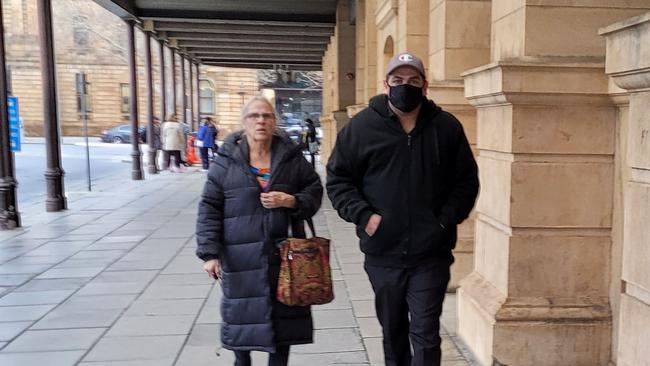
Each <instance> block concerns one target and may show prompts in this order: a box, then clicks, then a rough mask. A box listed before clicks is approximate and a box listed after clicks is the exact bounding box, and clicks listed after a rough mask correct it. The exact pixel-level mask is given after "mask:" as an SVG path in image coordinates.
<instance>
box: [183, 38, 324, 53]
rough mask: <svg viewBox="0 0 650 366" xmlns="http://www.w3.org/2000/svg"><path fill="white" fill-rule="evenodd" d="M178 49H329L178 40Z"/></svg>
mask: <svg viewBox="0 0 650 366" xmlns="http://www.w3.org/2000/svg"><path fill="white" fill-rule="evenodd" d="M178 47H181V48H185V49H187V50H194V49H213V48H216V49H224V50H227V49H247V50H265V49H268V50H284V51H321V52H324V51H325V49H326V48H327V46H326V45H323V44H292V43H266V42H265V43H252V42H250V43H249V42H210V41H184V40H178Z"/></svg>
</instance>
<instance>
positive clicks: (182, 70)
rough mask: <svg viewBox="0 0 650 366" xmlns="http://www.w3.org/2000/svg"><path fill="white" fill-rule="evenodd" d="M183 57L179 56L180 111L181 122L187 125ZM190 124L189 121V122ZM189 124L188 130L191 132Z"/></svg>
mask: <svg viewBox="0 0 650 366" xmlns="http://www.w3.org/2000/svg"><path fill="white" fill-rule="evenodd" d="M185 88H186V85H185V57H183V56H181V109H182V113H183V122H184V123H187V94H186V93H185ZM190 122H191V121H190ZM192 127H193V126H191V123H190V130H192V131H193V128H192Z"/></svg>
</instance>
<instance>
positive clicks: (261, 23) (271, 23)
mask: <svg viewBox="0 0 650 366" xmlns="http://www.w3.org/2000/svg"><path fill="white" fill-rule="evenodd" d="M141 19H143V20H150V21H155V22H173V23H201V24H223V25H234V24H238V25H255V26H287V27H299V28H305V27H306V28H312V27H313V28H326V27H334V26H335V25H336V23H325V22H306V21H297V22H278V21H270V20H241V19H194V18H161V17H141Z"/></svg>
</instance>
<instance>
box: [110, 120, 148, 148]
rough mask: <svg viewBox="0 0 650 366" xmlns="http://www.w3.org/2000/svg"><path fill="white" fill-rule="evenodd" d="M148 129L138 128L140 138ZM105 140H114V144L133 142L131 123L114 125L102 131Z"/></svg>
mask: <svg viewBox="0 0 650 366" xmlns="http://www.w3.org/2000/svg"><path fill="white" fill-rule="evenodd" d="M145 131H146V129H145V128H144V127H140V128H138V133H139V134H140V139H141V140H142V136H144V134H145ZM101 139H102V141H103V142H112V143H114V144H126V143H130V142H131V125H130V124H124V125H119V126H117V127H113V128H111V129H108V130H103V131H102V137H101Z"/></svg>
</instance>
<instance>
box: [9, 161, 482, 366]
mask: <svg viewBox="0 0 650 366" xmlns="http://www.w3.org/2000/svg"><path fill="white" fill-rule="evenodd" d="M125 168H126V169H128V168H127V167H125ZM204 180H205V175H204V173H201V172H199V171H194V172H188V173H184V174H171V173H167V172H164V173H162V174H159V175H155V176H147V178H146V180H145V181H144V182H143V181H130V180H124V181H119V180H115V179H106V180H102V181H100V182H97V184H96V188H95V191H94V192H91V193H84V192H79V193H69V194H68V201H69V210H67V211H65V212H60V213H46V212H44V205H43V203H40V204H38V205H31V206H28V207H23V208H21V213H22V215H23V221H24V226H25V228H23V229H20V230H14V231H4V232H0V365H3V366H14V365H20V366H27V365H37V364H43V365H48V366H67V365H84V366H104V365H115V366H127V365H134V366H136V365H137V366H147V365H155V366H164V365H178V366H182V365H192V366H201V365H213V366H214V365H224V366H225V365H232V362H233V357H232V353H231V352H229V351H227V350H223V349H221V348H220V347H218V344H219V342H218V339H219V335H218V333H219V323H220V315H219V299H220V296H221V291H220V289H219V287H218V284H216V283H215V282H214V281H212V280H211V279H210V278H209V277H208V276H207V275H206V274H205V273H203V272H202V270H201V263H200V261H199V260H198V259H197V258H196V257H195V256H194V247H195V243H194V225H195V220H196V206H197V201H198V196H199V193H200V191H201V188H202V185H203V182H204ZM315 223H316V225H317V232H318V233H319V235H322V236H326V237H330V238H331V239H332V240H333V243H334V246H333V252H332V266H333V276H334V279H335V294H336V299H335V300H334V301H333V302H332V303H330V304H327V305H323V306H316V307H313V312H314V322H315V329H316V330H315V343H314V344H311V345H305V346H296V347H293V348H292V354H291V358H290V364H291V365H310V366H320V365H348V366H352V365H381V364H382V362H383V360H382V352H381V332H380V327H379V325H378V323H377V320H376V318H375V313H374V307H373V304H372V298H373V296H372V290H371V288H370V285H369V283H368V281H367V278H366V276H365V273H364V272H363V268H362V260H363V258H362V255H361V254H360V253H359V251H358V247H357V245H356V237H355V234H354V228H353V227H352V226H351V225H350V224H348V223H345V222H343V221H342V220H340V219H339V218H338V216H337V215H336V212H335V211H333V210H332V209H331V206H330V204H329V202H328V201H326V202H325V203H324V206H323V209H322V210H321V212H319V214H318V215H317V216H316V217H315ZM454 317H455V298H454V296H453V295H450V296H448V298H447V303H446V307H445V314H444V315H443V319H442V320H443V330H442V334H443V336H444V339H443V358H444V360H445V361H444V362H443V365H446V366H452V365H453V366H460V365H469V363H468V362H467V361H465V358H464V357H463V355H462V354H463V353H462V349H461V348H460V347H459V346H458V345H457V344H456V342H455V326H454V324H455V319H454ZM265 358H266V357H265V356H264V354H261V353H254V361H253V362H254V364H260V365H261V364H265V363H264V362H262V360H265Z"/></svg>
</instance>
